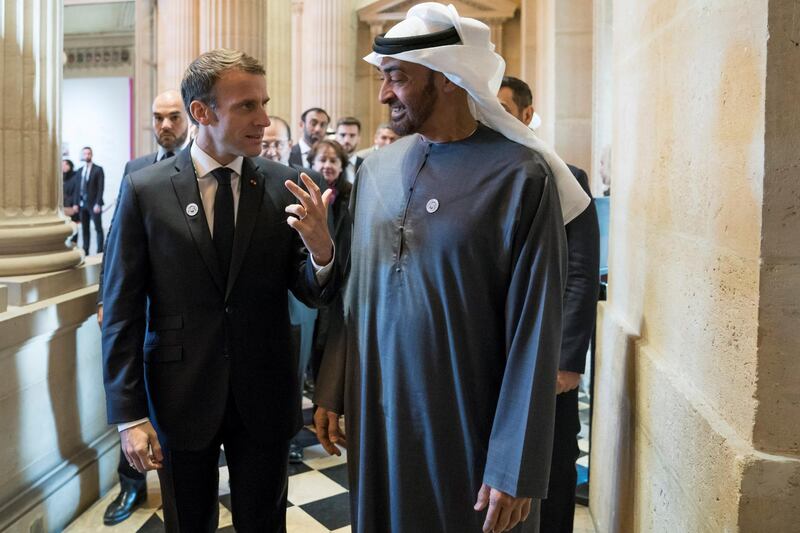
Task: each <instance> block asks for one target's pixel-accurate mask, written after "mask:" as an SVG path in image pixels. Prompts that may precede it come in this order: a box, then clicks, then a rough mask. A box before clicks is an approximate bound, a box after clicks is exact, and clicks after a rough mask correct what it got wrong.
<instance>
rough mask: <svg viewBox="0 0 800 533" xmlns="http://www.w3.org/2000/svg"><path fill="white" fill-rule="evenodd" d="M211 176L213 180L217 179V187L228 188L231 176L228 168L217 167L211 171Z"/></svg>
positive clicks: (231, 172) (231, 170)
mask: <svg viewBox="0 0 800 533" xmlns="http://www.w3.org/2000/svg"><path fill="white" fill-rule="evenodd" d="M211 174H212V175H213V176H214V177H215V178H217V183H218V184H219V186H223V185H227V186H230V184H231V174H233V169H230V168H228V167H219V168H215V169H214V170H212V171H211Z"/></svg>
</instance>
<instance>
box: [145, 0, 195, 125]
mask: <svg viewBox="0 0 800 533" xmlns="http://www.w3.org/2000/svg"><path fill="white" fill-rule="evenodd" d="M199 27H200V3H199V0H169V1H168V2H159V4H158V29H159V31H158V32H157V35H158V46H157V49H158V83H157V85H156V86H157V88H158V93H162V92H164V91H167V90H169V89H178V90H179V89H180V86H181V80H182V79H183V73H184V71H185V70H186V67H187V66H189V63H191V62H192V61H193V60H194V59H195V58H196V57H197V56H198V55H199V54H200V45H199V39H200V37H199V35H200V34H199ZM137 44H138V43H137ZM138 50H139V49H138V48H137V52H138ZM148 106H149V104H148ZM148 109H149V107H148ZM148 128H150V124H149V122H148Z"/></svg>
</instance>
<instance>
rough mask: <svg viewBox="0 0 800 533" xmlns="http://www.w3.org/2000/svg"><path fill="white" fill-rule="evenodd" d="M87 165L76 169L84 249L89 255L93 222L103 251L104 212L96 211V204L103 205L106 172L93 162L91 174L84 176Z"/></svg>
mask: <svg viewBox="0 0 800 533" xmlns="http://www.w3.org/2000/svg"><path fill="white" fill-rule="evenodd" d="M84 168H85V165H84V166H83V167H81V168H79V169H78V170H77V171H76V175H77V177H78V184H77V189H78V190H77V198H78V202H79V205H80V217H81V229H82V230H83V231H82V234H83V250H84V252H85V253H86V255H89V241H90V240H91V224H94V229H95V232H96V234H97V253H103V220H102V218H103V213H102V211H101V212H100V213H95V212H94V207H95V206H100V207H103V203H104V202H103V192H104V189H105V173H104V172H103V167H101V166H100V165H97V164H95V163H92V166H91V168H90V169H89V175H88V177H87V178H84V176H83V173H84Z"/></svg>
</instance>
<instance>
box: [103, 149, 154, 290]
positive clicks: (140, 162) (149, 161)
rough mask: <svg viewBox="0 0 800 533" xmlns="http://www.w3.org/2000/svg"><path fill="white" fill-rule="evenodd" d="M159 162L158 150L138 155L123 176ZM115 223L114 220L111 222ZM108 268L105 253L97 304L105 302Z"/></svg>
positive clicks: (128, 164) (126, 164)
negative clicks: (104, 286)
mask: <svg viewBox="0 0 800 533" xmlns="http://www.w3.org/2000/svg"><path fill="white" fill-rule="evenodd" d="M155 163H158V152H153V153H152V154H147V155H143V156H142V157H137V158H136V159H131V160H130V161H128V162H127V163H125V169H124V170H123V171H122V177H123V178H124V177H125V176H127V175H128V174H132V173H133V172H136V171H137V170H142V169H143V168H145V167H149V166H150V165H153V164H155ZM120 192H122V187H120ZM117 202H119V195H117ZM111 223H112V224H113V223H114V222H113V220H112V222H111ZM105 270H106V258H105V255H103V260H102V261H101V262H100V277H99V279H98V289H97V305H101V304H102V303H103V276H104V275H105Z"/></svg>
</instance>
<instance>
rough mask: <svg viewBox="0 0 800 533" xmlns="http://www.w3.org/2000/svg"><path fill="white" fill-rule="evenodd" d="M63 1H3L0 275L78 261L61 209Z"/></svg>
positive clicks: (0, 4)
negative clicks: (68, 239)
mask: <svg viewBox="0 0 800 533" xmlns="http://www.w3.org/2000/svg"><path fill="white" fill-rule="evenodd" d="M62 9H63V8H62V5H61V2H60V0H0V12H2V13H3V17H2V19H0V24H2V32H3V36H4V37H3V40H2V44H3V48H4V50H3V53H2V55H0V79H2V80H3V82H2V83H3V85H2V87H3V90H2V100H1V101H0V161H2V162H3V164H2V165H0V276H13V275H21V274H36V273H42V272H52V271H56V270H62V269H66V268H70V267H73V266H75V265H78V264H79V263H80V262H81V260H82V254H81V252H80V251H79V250H77V249H72V248H69V247H67V245H66V244H65V240H66V239H67V237H69V235H70V234H71V233H72V226H71V224H70V223H68V222H67V221H66V220H65V219H64V217H63V215H62V211H61V201H62V186H61V165H60V163H59V159H60V143H61V131H60V130H61V118H60V114H59V102H60V98H61V70H62V47H63V46H62V44H63V29H62V26H61V17H62V13H63V11H62Z"/></svg>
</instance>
